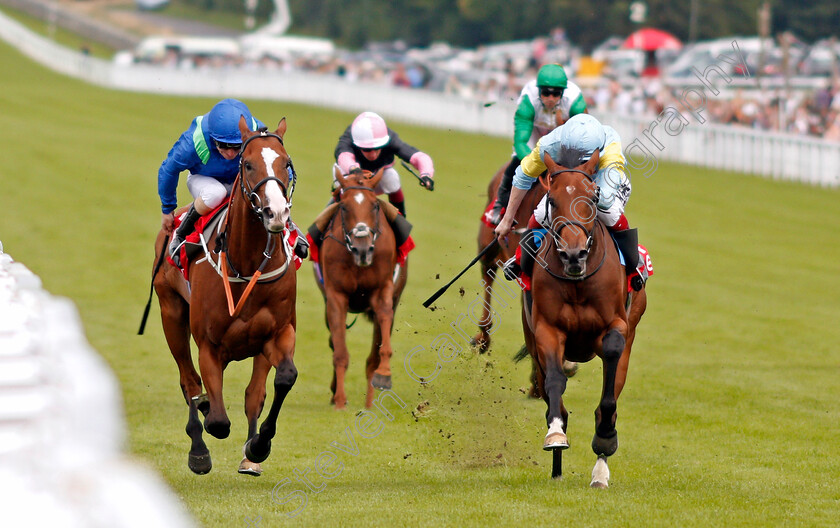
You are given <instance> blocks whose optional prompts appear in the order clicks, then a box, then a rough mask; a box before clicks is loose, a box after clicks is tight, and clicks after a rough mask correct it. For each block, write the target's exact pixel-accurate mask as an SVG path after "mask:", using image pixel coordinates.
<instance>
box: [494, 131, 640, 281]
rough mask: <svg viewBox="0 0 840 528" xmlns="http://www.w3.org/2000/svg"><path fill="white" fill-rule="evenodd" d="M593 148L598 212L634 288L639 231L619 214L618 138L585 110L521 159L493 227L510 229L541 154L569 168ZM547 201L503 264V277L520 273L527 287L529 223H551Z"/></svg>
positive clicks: (624, 193) (622, 190) (622, 180)
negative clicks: (506, 201) (596, 154)
mask: <svg viewBox="0 0 840 528" xmlns="http://www.w3.org/2000/svg"><path fill="white" fill-rule="evenodd" d="M596 149H597V150H598V151H599V152H600V159H599V162H598V170H597V172H596V173H595V175H594V176H593V179H594V181H595V184H596V185H598V188H599V194H598V203H597V217H598V219H599V220H600V221H601V222H603V224H604V225H605V226H606V227H607V229H609V231H610V232H611V234H612V236H613V238H615V240H616V243H617V244H618V246H619V248H620V249H621V252H622V254H623V255H624V258H625V269H626V271H627V277H628V279H629V281H630V284H631V285H632V287H633V289H635V290H637V291H638V290H640V289H641V288H642V285H643V284H644V279H643V278H642V277H641V276H640V275H639V274H638V272H637V270H636V268H637V266H638V263H639V248H638V236H637V234H636V230H635V229H630V228H629V227H630V226H629V223H628V221H627V217H626V216H625V215H624V207H625V206H626V205H627V201H628V200H629V198H630V191H631V186H630V179H629V178H628V177H627V173H626V169H625V166H624V165H625V163H626V160H625V158H624V154H623V153H622V150H621V138H620V137H619V136H618V133H617V132H616V131H615V130H614V129H613V128H612V127H609V126H606V125H602V124H601V123H600V122H599V121H598V120H597V119H595V118H594V117H592V116H591V115H589V114H580V115H577V116H574V117H572V118H570V119H569V120H568V121H567V122H566V123H565V124H563V125H561V126H559V127H557V128H555V129H554V130H553V131H552V132H550V133H549V134H547V135H546V136H544V137H543V138H542V139H540V141H539V142H538V143H537V146H536V147H535V148H534V150H532V151H531V153H530V154H528V155H527V156H526V157H525V158H524V159H523V160H522V164H521V165H520V166H519V167H518V168H517V169H516V176H515V177H514V179H513V187H514V188H513V191H512V192H511V196H510V204H509V207H508V209H507V211H505V216H504V218H502V220H501V222H500V223H499V225H498V226H497V227H496V231H495V232H496V235H497V236H498V237H499V239H502V238H503V237H505V236H507V234H508V233H510V231H511V227H512V225H513V219H514V217H515V216H516V211H517V209H519V205H520V204H521V203H522V200H523V198H524V197H525V194H526V193H527V192H528V190H529V189H530V188H531V186H532V185H533V184H534V183H535V182H536V181H537V178H539V176H540V174H541V173H543V172H544V171H545V170H546V167H545V163H544V161H543V155H544V154H545V153H548V154H549V155H550V156H551V158H552V159H553V160H555V161H557V163H559V164H560V165H562V166H564V167H569V168H574V167H577V166H579V165H581V164H583V163H585V162H586V161H587V160H589V158H590V157H591V156H592V153H593V152H595V150H596ZM546 200H547V195H546V196H545V197H543V199H542V201H540V203H539V205H537V208H536V209H535V210H534V215H532V217H531V220H529V222H528V231H527V232H526V233H525V234H524V235H523V236H522V241H521V243H520V246H521V251H519V250H518V251H517V253H516V256H514V257H513V258H511V259H510V260H509V261H508V262H507V263H505V275H506V276H509V277H516V276H519V275H520V274H521V275H524V276H526V277H528V278H527V279H525V280H523V282H524V283H525V284H526V287H527V284H528V283H529V282H530V276H531V271H532V270H533V260H534V257H535V255H536V247H535V246H536V245H537V244H536V243H535V241H534V233H533V231H534V228H536V227H538V226H539V225H543V226H544V227H546V228H550V223H551V219H550V218H546V204H545V202H546ZM526 255H527V256H526ZM520 256H521V268H520V265H519V263H518V262H517V260H518V259H517V257H520ZM529 257H530V258H529Z"/></svg>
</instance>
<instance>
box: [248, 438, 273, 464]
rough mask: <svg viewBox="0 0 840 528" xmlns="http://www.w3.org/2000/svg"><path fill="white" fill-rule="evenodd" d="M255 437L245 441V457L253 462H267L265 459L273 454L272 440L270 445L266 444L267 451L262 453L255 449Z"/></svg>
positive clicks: (269, 442)
mask: <svg viewBox="0 0 840 528" xmlns="http://www.w3.org/2000/svg"><path fill="white" fill-rule="evenodd" d="M257 436H259V435H257ZM257 436H255V437H254V438H257ZM254 438H251V439H250V440H248V441H247V442H245V458H247V459H248V460H250V461H251V462H254V463H256V464H259V463H260V462H265V459H266V458H268V455H269V454H271V440H269V441H268V445H267V446H266V449H265V453H260V452H255V451H253V440H254Z"/></svg>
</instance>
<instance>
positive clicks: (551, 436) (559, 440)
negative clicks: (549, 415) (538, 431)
mask: <svg viewBox="0 0 840 528" xmlns="http://www.w3.org/2000/svg"><path fill="white" fill-rule="evenodd" d="M568 448H569V440H568V439H567V438H566V435H565V434H563V433H559V432H558V433H548V434H547V435H545V442H543V449H544V450H546V451H554V450H555V449H568Z"/></svg>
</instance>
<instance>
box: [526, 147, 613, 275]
mask: <svg viewBox="0 0 840 528" xmlns="http://www.w3.org/2000/svg"><path fill="white" fill-rule="evenodd" d="M599 156H600V155H599V152H598V151H597V150H596V151H595V152H594V153H593V154H592V157H591V158H590V159H589V161H587V162H586V163H583V164H582V165H579V166H577V167H575V168H574V169H569V168H567V167H563V166H562V165H558V164H557V163H556V162H555V161H554V160H553V159H552V158H551V156H550V155H549V154H548V152H546V153H545V155H544V156H543V160H544V161H545V166H546V168H547V169H548V170H547V171H546V173H545V174H543V175H542V176H540V183H541V184H542V186H543V187H544V188H545V190H546V191H547V193H548V196H547V206H548V207H549V208H550V210H549V212H550V215H546V218H548V219H550V221H551V228H550V234H551V236H552V238H553V239H554V246H555V249H556V251H557V256H558V257H559V259H560V262H561V263H562V264H563V268H564V271H565V273H566V275H568V276H570V277H581V276H583V275H585V273H586V261H587V258H588V257H589V252H590V250H591V249H592V243H593V237H594V228H595V218H596V213H597V204H598V186H597V185H596V184H595V181H594V179H593V178H592V175H593V174H595V171H596V170H597V168H598V160H599Z"/></svg>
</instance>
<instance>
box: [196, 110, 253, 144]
mask: <svg viewBox="0 0 840 528" xmlns="http://www.w3.org/2000/svg"><path fill="white" fill-rule="evenodd" d="M243 116H244V117H245V120H246V121H247V122H248V123H251V120H252V117H251V111H250V110H248V107H247V106H245V103H243V102H242V101H238V100H236V99H222V100H221V101H219V102H218V103H216V106H214V107H213V109H212V110H210V113H208V114H207V131H208V132H209V133H210V137H211V138H212V139H215V140H216V141H220V142H222V143H242V133H241V132H240V131H239V118H240V117H243Z"/></svg>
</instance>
